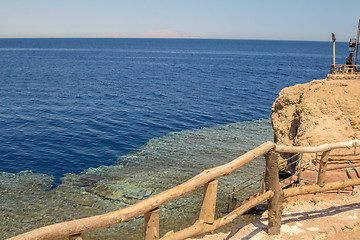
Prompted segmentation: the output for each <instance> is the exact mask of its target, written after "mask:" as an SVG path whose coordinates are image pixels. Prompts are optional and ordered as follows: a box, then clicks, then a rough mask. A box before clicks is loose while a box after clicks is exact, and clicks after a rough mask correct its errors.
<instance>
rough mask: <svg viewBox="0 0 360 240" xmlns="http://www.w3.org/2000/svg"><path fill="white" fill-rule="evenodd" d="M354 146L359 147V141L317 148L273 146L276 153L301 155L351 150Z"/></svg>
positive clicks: (324, 145)
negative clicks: (339, 149) (342, 149)
mask: <svg viewBox="0 0 360 240" xmlns="http://www.w3.org/2000/svg"><path fill="white" fill-rule="evenodd" d="M355 146H360V140H353V141H349V142H338V143H330V144H327V143H326V144H323V145H320V146H317V147H300V146H283V145H277V144H275V151H276V152H289V153H295V152H301V153H316V152H325V151H329V150H332V149H336V148H349V149H350V148H352V147H355Z"/></svg>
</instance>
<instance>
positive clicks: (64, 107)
mask: <svg viewBox="0 0 360 240" xmlns="http://www.w3.org/2000/svg"><path fill="white" fill-rule="evenodd" d="M337 51H338V52H339V53H338V54H337V61H338V62H339V63H340V62H344V61H345V58H346V55H347V51H346V44H345V43H338V44H337ZM331 63H332V43H331V42H298V41H261V40H205V39H196V40H191V39H0V161H1V164H0V171H4V172H10V173H16V172H19V171H23V170H33V171H34V172H38V173H46V174H52V175H54V176H55V177H56V178H60V177H62V176H63V174H65V173H78V172H81V171H82V170H84V169H86V168H89V167H98V166H100V165H111V164H114V163H116V160H117V159H118V158H119V157H121V156H123V155H125V154H128V153H129V152H131V151H136V150H137V149H139V148H140V147H141V146H142V145H143V144H145V143H147V142H148V141H149V140H151V139H153V138H158V137H162V136H164V135H166V134H168V133H171V132H179V131H183V130H188V129H200V128H202V127H213V126H216V125H224V124H228V123H234V122H242V121H253V120H258V119H269V118H270V114H271V106H272V103H273V101H274V100H275V99H276V97H277V95H278V92H279V91H280V90H281V89H282V88H284V87H287V86H291V85H294V84H299V83H305V82H309V81H311V80H313V79H322V78H325V77H326V75H327V73H328V72H329V68H330V65H331Z"/></svg>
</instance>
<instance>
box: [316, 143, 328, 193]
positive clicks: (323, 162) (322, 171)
mask: <svg viewBox="0 0 360 240" xmlns="http://www.w3.org/2000/svg"><path fill="white" fill-rule="evenodd" d="M329 154H330V150H329V151H325V152H323V153H322V154H321V159H320V167H319V176H318V182H317V184H318V185H319V186H320V187H323V186H324V185H325V181H326V168H327V164H328V159H329Z"/></svg>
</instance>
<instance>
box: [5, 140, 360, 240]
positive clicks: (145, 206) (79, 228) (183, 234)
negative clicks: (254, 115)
mask: <svg viewBox="0 0 360 240" xmlns="http://www.w3.org/2000/svg"><path fill="white" fill-rule="evenodd" d="M359 145H360V140H353V141H349V142H340V143H331V144H324V145H320V146H317V147H300V146H282V145H277V144H274V143H273V142H266V143H263V144H262V145H260V146H258V147H256V148H254V149H253V150H250V151H248V152H247V153H245V154H243V155H242V156H240V157H238V158H236V159H235V160H233V161H231V162H229V163H226V164H224V165H220V166H217V167H214V168H211V169H207V170H204V171H203V172H201V173H200V174H198V175H196V176H195V177H193V178H191V179H189V180H188V181H186V182H184V183H182V184H180V185H178V186H176V187H173V188H171V189H169V190H166V191H164V192H161V193H159V194H157V195H154V196H152V197H149V198H147V199H145V200H143V201H141V202H139V203H136V204H134V205H132V206H129V207H127V208H123V209H120V210H118V211H114V212H111V213H107V214H103V215H97V216H92V217H88V218H82V219H77V220H72V221H68V222H62V223H57V224H53V225H49V226H45V227H41V228H38V229H34V230H32V231H29V232H26V233H23V234H21V235H18V236H15V237H12V238H10V240H20V239H27V240H31V239H39V240H40V239H56V238H61V237H67V236H78V238H77V239H81V233H84V232H88V231H92V230H96V229H100V228H105V227H109V226H112V225H115V224H119V223H121V222H125V221H128V220H130V219H132V218H135V217H137V216H140V215H142V214H147V216H148V218H149V219H150V217H152V216H151V215H150V214H149V212H153V213H154V214H158V209H157V208H158V207H160V206H161V205H163V204H165V203H167V202H170V201H173V200H175V199H178V198H180V197H182V196H184V195H187V194H189V193H191V192H193V191H195V190H196V189H198V188H199V187H201V186H203V185H206V186H209V183H210V182H212V181H214V180H216V179H217V178H219V177H222V176H226V175H229V174H231V173H232V172H234V171H235V170H237V169H239V168H240V167H242V166H244V165H245V164H247V163H249V162H251V161H252V160H254V159H256V158H258V157H259V156H261V155H265V154H268V153H269V152H270V150H272V149H273V150H274V151H276V152H296V153H298V152H302V153H316V152H329V151H330V150H332V149H337V148H351V147H356V146H359ZM324 159H325V157H324ZM324 164H326V162H324ZM277 168H278V167H277ZM277 171H278V170H277ZM277 171H273V172H277ZM325 171H326V166H325V165H324V171H323V172H325ZM269 174H270V173H269ZM212 185H213V186H212V187H211V188H212V189H213V190H209V191H208V193H207V195H209V196H207V197H205V199H204V202H205V205H209V206H211V208H213V205H214V202H213V198H214V196H216V193H215V195H214V193H211V191H215V189H216V186H217V182H212ZM321 185H322V186H320V185H313V186H305V187H298V188H293V189H287V190H284V197H289V196H296V195H302V194H310V193H316V192H323V191H328V190H335V189H340V188H345V187H348V186H354V185H360V179H349V180H345V181H339V182H335V183H329V184H325V178H324V179H322V181H321ZM277 191H278V190H276V189H275V190H269V191H267V192H265V193H264V194H263V195H260V196H258V197H256V198H255V199H253V200H252V201H250V202H248V203H246V204H245V205H242V206H241V207H239V208H237V209H235V210H234V211H232V212H231V213H229V214H228V215H226V216H225V217H223V218H220V219H217V220H213V216H210V217H208V216H206V214H207V213H206V211H205V210H204V212H203V213H202V214H201V216H200V219H199V220H198V221H197V222H196V223H195V224H194V225H193V226H191V227H189V228H186V229H183V230H181V231H179V232H177V233H174V232H169V233H167V234H166V235H165V236H164V237H163V238H161V239H163V240H165V239H184V238H187V237H192V236H196V235H198V234H201V233H206V232H210V231H213V230H216V229H218V228H220V227H222V226H224V225H226V224H228V223H230V222H232V221H233V220H234V219H235V218H236V217H238V216H239V215H241V214H242V213H244V212H245V211H247V210H248V209H250V208H252V207H255V206H257V205H258V204H260V203H262V202H264V201H266V200H268V199H271V198H273V197H274V195H275V194H276V192H277ZM279 201H281V200H279ZM153 210H155V211H153ZM212 211H213V210H212ZM211 214H212V213H211ZM280 215H281V214H280ZM280 217H281V216H280ZM156 218H158V217H156ZM149 221H150V220H149ZM149 224H151V223H150V222H149ZM154 226H155V227H154ZM156 226H157V227H158V225H157V224H156V223H154V224H153V225H151V226H150V225H149V229H150V232H151V234H152V235H156V238H153V239H159V236H158V232H157V230H158V229H156V228H157V227H156ZM73 239H75V238H74V237H73ZM149 239H151V238H149Z"/></svg>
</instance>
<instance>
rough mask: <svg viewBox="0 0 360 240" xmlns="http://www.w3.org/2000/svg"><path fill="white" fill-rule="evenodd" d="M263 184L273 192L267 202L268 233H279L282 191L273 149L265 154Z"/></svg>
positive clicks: (282, 199)
mask: <svg viewBox="0 0 360 240" xmlns="http://www.w3.org/2000/svg"><path fill="white" fill-rule="evenodd" d="M265 158H266V171H265V184H266V190H267V191H272V192H274V196H273V197H272V198H270V199H269V203H268V209H269V213H268V217H269V223H268V234H269V235H279V234H280V228H281V215H282V212H283V201H284V193H283V190H282V189H281V187H280V182H279V162H278V158H277V155H276V154H275V152H274V151H269V152H268V153H267V154H266V155H265Z"/></svg>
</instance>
